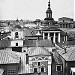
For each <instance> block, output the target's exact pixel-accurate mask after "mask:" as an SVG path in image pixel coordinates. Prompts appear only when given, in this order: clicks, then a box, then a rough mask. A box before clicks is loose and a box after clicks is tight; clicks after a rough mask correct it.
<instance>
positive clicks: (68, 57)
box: [52, 46, 75, 75]
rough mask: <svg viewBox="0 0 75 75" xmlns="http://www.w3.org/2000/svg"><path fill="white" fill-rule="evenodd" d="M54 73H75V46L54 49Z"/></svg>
mask: <svg viewBox="0 0 75 75" xmlns="http://www.w3.org/2000/svg"><path fill="white" fill-rule="evenodd" d="M52 75H75V46H67V47H65V48H63V49H62V48H61V49H58V50H54V51H53V58H52Z"/></svg>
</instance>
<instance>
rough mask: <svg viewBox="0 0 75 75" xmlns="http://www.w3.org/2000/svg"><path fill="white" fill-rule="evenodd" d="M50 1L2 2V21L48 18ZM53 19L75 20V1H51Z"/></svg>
mask: <svg viewBox="0 0 75 75" xmlns="http://www.w3.org/2000/svg"><path fill="white" fill-rule="evenodd" d="M48 1H49V0H0V20H12V19H17V18H18V19H23V20H26V19H29V20H35V19H41V20H43V19H44V18H45V17H46V13H45V12H46V10H47V8H48ZM50 2H51V9H52V12H53V18H54V19H55V20H58V18H61V17H69V18H74V0H50Z"/></svg>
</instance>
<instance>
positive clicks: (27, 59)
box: [26, 54, 29, 64]
mask: <svg viewBox="0 0 75 75" xmlns="http://www.w3.org/2000/svg"><path fill="white" fill-rule="evenodd" d="M26 64H29V56H28V54H26Z"/></svg>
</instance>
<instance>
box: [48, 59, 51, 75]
mask: <svg viewBox="0 0 75 75" xmlns="http://www.w3.org/2000/svg"><path fill="white" fill-rule="evenodd" d="M48 75H51V59H49V60H48Z"/></svg>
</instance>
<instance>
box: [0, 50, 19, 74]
mask: <svg viewBox="0 0 75 75" xmlns="http://www.w3.org/2000/svg"><path fill="white" fill-rule="evenodd" d="M19 66H20V57H19V56H18V55H16V54H14V53H13V52H11V51H6V50H0V75H18V71H19V70H18V69H19Z"/></svg>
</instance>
